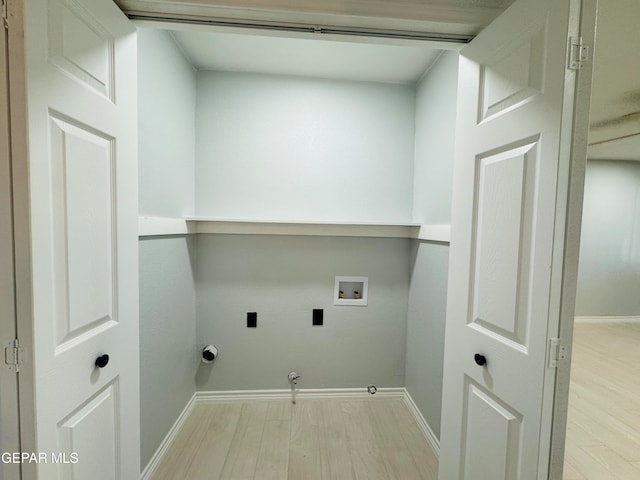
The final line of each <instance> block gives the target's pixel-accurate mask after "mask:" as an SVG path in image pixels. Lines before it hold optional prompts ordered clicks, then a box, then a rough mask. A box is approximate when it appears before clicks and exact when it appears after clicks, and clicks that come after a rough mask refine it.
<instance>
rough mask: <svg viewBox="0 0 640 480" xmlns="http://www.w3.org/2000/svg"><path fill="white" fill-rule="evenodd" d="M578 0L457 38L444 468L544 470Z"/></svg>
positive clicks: (556, 1) (520, 9)
mask: <svg viewBox="0 0 640 480" xmlns="http://www.w3.org/2000/svg"><path fill="white" fill-rule="evenodd" d="M572 2H573V3H572ZM579 5H580V2H579V0H576V1H575V2H574V0H518V1H516V2H515V3H514V4H513V5H512V6H511V7H510V8H509V9H508V10H507V11H506V12H505V13H504V14H503V15H501V16H500V17H499V18H498V19H497V20H496V21H494V22H493V23H492V24H491V25H490V26H489V27H488V28H486V29H485V30H484V31H483V32H482V33H481V34H480V35H479V36H478V37H476V38H475V39H474V40H473V41H472V42H471V43H470V44H469V45H467V46H466V47H465V48H463V49H462V51H461V57H460V65H459V80H458V81H459V86H458V88H459V92H458V120H457V122H458V123H457V131H456V158H455V169H454V194H453V206H452V232H451V255H450V269H449V282H450V283H449V293H448V304H447V331H446V340H445V367H444V386H443V410H442V429H441V431H442V438H441V451H440V477H439V478H440V480H463V479H464V480H515V479H519V480H534V479H546V478H547V469H548V459H549V443H550V440H549V431H550V425H551V415H550V414H549V413H548V411H547V410H545V408H547V407H548V406H549V399H552V395H553V382H552V380H553V375H554V373H555V372H554V371H553V370H551V369H548V368H547V362H546V354H547V344H548V339H549V337H550V336H553V335H552V334H550V328H549V326H550V325H556V326H557V321H558V318H557V317H558V315H559V313H558V311H557V310H552V309H551V308H550V301H551V288H552V287H551V285H552V283H551V281H552V275H553V274H554V273H555V274H556V275H557V274H559V272H561V266H562V258H561V256H560V258H558V257H556V258H554V257H553V252H554V242H555V241H557V239H561V238H562V237H561V235H562V234H563V232H564V228H563V227H564V224H563V220H562V219H557V218H556V208H557V196H558V195H563V194H564V195H565V196H566V191H567V186H566V185H559V182H558V178H559V177H558V170H559V167H560V165H561V164H566V162H568V157H567V156H566V155H565V154H563V153H562V152H563V151H564V149H563V145H564V144H565V143H566V142H567V141H569V142H570V136H571V125H570V122H569V124H567V122H566V121H565V123H563V119H565V118H568V119H571V118H572V115H571V114H570V113H571V112H572V111H573V99H572V97H570V94H571V93H572V92H573V90H572V89H567V90H565V87H566V85H569V82H574V81H575V72H572V71H569V70H568V69H567V65H568V61H567V60H568V58H567V57H568V55H567V52H568V37H569V25H570V23H571V25H573V21H574V20H575V19H576V18H577V16H578V15H575V12H576V11H577V12H579V9H576V6H578V7H579ZM575 23H576V25H577V22H575ZM572 28H573V27H572ZM567 109H570V110H571V112H569V114H568V113H567ZM567 138H568V140H567ZM563 155H564V156H563ZM564 181H566V179H565V180H564ZM557 227H560V228H559V229H558V228H557ZM558 251H560V252H561V251H562V249H559V250H558ZM485 362H486V363H485ZM550 379H551V381H550Z"/></svg>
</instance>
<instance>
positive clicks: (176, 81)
mask: <svg viewBox="0 0 640 480" xmlns="http://www.w3.org/2000/svg"><path fill="white" fill-rule="evenodd" d="M138 49H139V52H138V59H139V64H138V75H139V85H140V89H139V94H138V98H139V105H138V107H139V122H140V124H139V179H140V180H139V182H140V214H141V215H152V216H164V217H180V216H182V215H189V214H193V203H194V197H193V169H194V153H193V152H194V149H195V140H194V121H195V93H196V79H195V72H194V71H193V70H192V69H191V67H190V66H189V64H188V63H187V62H186V61H185V60H184V58H183V57H182V55H181V54H180V52H179V50H178V49H177V47H176V46H175V44H174V43H173V40H172V39H171V37H170V35H169V34H168V33H166V32H162V31H156V30H149V29H139V31H138ZM193 245H194V241H193V239H187V238H185V237H170V238H168V237H157V238H149V237H147V238H146V239H144V240H141V241H140V260H139V261H140V402H141V409H140V432H141V440H140V449H141V456H140V462H141V469H142V468H144V467H145V466H146V464H147V463H148V461H149V460H150V458H151V456H152V455H153V453H154V452H155V451H156V449H157V448H158V446H159V445H160V443H161V442H162V440H163V438H164V437H165V435H166V434H167V432H168V431H169V429H170V428H171V425H173V422H174V421H175V420H176V418H177V417H178V415H179V414H180V412H181V411H182V409H183V408H184V406H185V405H186V403H187V401H188V400H189V398H190V397H191V396H192V395H193V393H194V392H195V373H196V371H197V364H198V358H197V355H196V349H195V345H196V317H195V285H194V279H193V274H192V271H191V259H192V258H193V255H194V251H193V250H194V248H193Z"/></svg>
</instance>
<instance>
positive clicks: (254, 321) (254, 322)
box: [247, 312, 258, 328]
mask: <svg viewBox="0 0 640 480" xmlns="http://www.w3.org/2000/svg"><path fill="white" fill-rule="evenodd" d="M257 326H258V313H257V312H247V328H256V327H257Z"/></svg>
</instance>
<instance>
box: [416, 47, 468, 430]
mask: <svg viewBox="0 0 640 480" xmlns="http://www.w3.org/2000/svg"><path fill="white" fill-rule="evenodd" d="M457 75H458V55H457V53H456V52H446V53H444V54H443V55H442V56H441V57H440V59H439V60H438V62H437V63H436V64H435V65H434V66H433V68H432V69H431V70H430V71H429V72H428V74H427V75H426V76H425V77H424V78H423V80H422V81H421V82H420V84H419V85H418V87H417V94H416V98H417V105H416V139H415V145H416V146H415V178H414V207H413V212H414V214H413V215H414V221H417V222H422V223H426V224H447V223H450V218H451V183H452V171H453V149H454V133H455V105H456V86H457ZM410 261H411V277H410V283H409V303H408V319H407V352H406V374H405V386H406V388H407V391H408V392H409V394H410V395H411V397H412V398H413V400H414V402H415V403H416V405H417V407H418V408H419V409H420V411H421V412H422V415H423V416H424V418H425V420H426V421H427V423H428V424H429V426H430V428H431V430H432V431H433V432H434V434H435V435H436V436H438V438H439V436H440V414H441V408H442V369H443V360H444V331H445V320H446V303H447V281H448V263H449V246H448V245H444V244H437V243H430V242H421V241H414V242H413V243H412V246H411V256H410Z"/></svg>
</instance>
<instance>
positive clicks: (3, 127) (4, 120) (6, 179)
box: [0, 26, 20, 480]
mask: <svg viewBox="0 0 640 480" xmlns="http://www.w3.org/2000/svg"><path fill="white" fill-rule="evenodd" d="M8 33H9V32H8V31H7V30H6V29H4V28H2V26H0V245H2V246H3V251H2V254H1V255H0V348H2V349H7V348H9V349H11V348H12V347H13V346H15V345H14V343H13V342H14V339H15V338H16V335H17V332H16V314H15V279H14V267H13V265H14V260H13V241H14V238H13V209H12V203H13V201H12V198H11V190H12V188H11V183H12V181H11V127H10V121H11V120H10V112H11V109H10V108H9V77H8V75H7V72H8V70H7V64H8ZM0 354H2V355H4V353H2V352H0ZM17 370H18V366H17V365H10V364H7V363H6V360H3V361H2V364H0V436H1V438H0V447H1V449H0V451H2V454H3V455H5V452H7V453H13V452H19V451H20V422H19V418H18V415H19V408H18V373H17ZM4 460H5V459H4V458H3V461H2V463H0V478H2V479H4V480H18V479H19V478H20V465H19V464H14V463H7V462H5V461H4Z"/></svg>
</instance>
